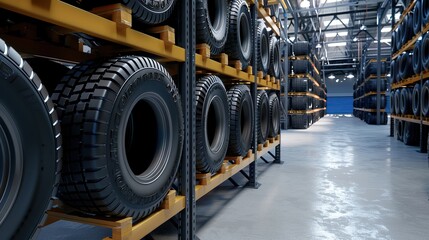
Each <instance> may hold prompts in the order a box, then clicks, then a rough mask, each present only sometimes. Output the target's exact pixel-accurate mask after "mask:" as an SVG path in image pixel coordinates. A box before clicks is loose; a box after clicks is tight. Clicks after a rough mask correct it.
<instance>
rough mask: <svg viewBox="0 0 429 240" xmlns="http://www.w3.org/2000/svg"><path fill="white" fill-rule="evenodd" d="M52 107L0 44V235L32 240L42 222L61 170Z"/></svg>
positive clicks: (15, 55) (30, 76) (37, 82)
mask: <svg viewBox="0 0 429 240" xmlns="http://www.w3.org/2000/svg"><path fill="white" fill-rule="evenodd" d="M61 141H62V137H61V129H60V125H59V122H58V117H57V112H56V111H55V109H54V104H53V103H52V101H51V99H50V98H49V94H48V91H47V90H46V88H45V87H44V86H43V85H42V83H41V80H40V79H39V77H38V76H37V74H36V73H35V72H33V69H32V68H31V67H30V65H29V64H28V63H27V62H25V61H24V60H23V59H22V58H21V56H20V55H19V54H18V53H17V52H16V51H15V50H14V49H13V48H12V47H9V46H7V45H6V43H5V42H4V41H3V40H2V39H0V233H1V238H2V239H30V238H32V236H34V235H35V233H36V230H37V227H38V225H39V223H41V222H42V221H43V220H44V218H45V217H46V209H48V208H49V207H50V204H51V199H52V196H54V195H55V192H56V189H57V183H58V180H59V168H60V167H61V166H60V165H61V164H60V163H61V156H62V142H61Z"/></svg>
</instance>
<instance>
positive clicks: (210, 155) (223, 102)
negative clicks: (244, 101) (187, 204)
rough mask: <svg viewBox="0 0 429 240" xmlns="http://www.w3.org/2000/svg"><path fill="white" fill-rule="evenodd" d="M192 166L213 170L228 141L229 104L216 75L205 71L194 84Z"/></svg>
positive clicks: (223, 88)
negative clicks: (194, 145)
mask: <svg viewBox="0 0 429 240" xmlns="http://www.w3.org/2000/svg"><path fill="white" fill-rule="evenodd" d="M195 99H196V117H195V118H196V141H197V143H196V160H197V162H196V166H197V170H198V171H199V172H203V173H216V172H217V171H218V170H219V169H220V167H221V166H222V163H223V160H224V158H225V155H226V151H227V150H228V142H229V106H228V96H227V95H226V90H225V87H224V85H223V83H222V80H220V78H219V77H217V76H214V75H209V76H205V77H202V78H200V79H199V80H198V82H197V86H196V96H195Z"/></svg>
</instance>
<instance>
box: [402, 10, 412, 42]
mask: <svg viewBox="0 0 429 240" xmlns="http://www.w3.org/2000/svg"><path fill="white" fill-rule="evenodd" d="M401 30H402V33H401V37H402V40H401V41H402V45H405V44H406V43H407V42H408V41H409V40H410V39H411V38H412V36H413V16H412V15H411V14H407V16H406V17H405V18H404V21H403V22H402V29H401Z"/></svg>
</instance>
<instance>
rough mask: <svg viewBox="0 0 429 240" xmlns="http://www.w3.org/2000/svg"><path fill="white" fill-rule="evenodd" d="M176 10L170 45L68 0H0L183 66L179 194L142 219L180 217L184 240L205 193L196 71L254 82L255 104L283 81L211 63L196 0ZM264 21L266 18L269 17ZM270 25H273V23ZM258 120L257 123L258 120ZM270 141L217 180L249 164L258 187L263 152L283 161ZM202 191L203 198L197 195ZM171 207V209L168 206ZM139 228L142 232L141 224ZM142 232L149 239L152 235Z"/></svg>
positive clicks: (118, 234) (124, 235)
mask: <svg viewBox="0 0 429 240" xmlns="http://www.w3.org/2000/svg"><path fill="white" fill-rule="evenodd" d="M248 2H250V3H251V4H252V5H251V13H252V16H253V19H254V21H256V20H255V19H256V16H257V11H258V10H260V7H259V6H258V4H261V5H262V4H263V3H262V1H258V0H254V1H253V0H252V1H251V0H249V1H248ZM268 3H269V4H274V3H280V4H281V5H282V7H283V9H287V6H286V4H285V2H284V1H283V0H275V1H272V0H271V1H268ZM176 7H177V8H178V9H180V10H179V11H180V13H179V14H180V15H181V19H184V21H181V22H180V24H179V26H178V28H179V29H178V30H179V31H178V33H179V38H178V39H177V40H178V44H177V45H175V44H171V43H169V42H167V41H164V40H162V39H158V38H155V37H152V36H149V35H147V34H145V33H142V32H139V31H136V30H133V29H131V28H127V27H122V26H120V25H119V24H117V23H116V22H113V21H111V20H108V19H105V18H102V17H100V16H97V15H95V14H92V13H90V12H87V11H85V10H81V9H78V8H74V7H72V6H70V5H68V4H66V3H64V2H61V1H60V0H47V1H41V0H20V1H11V0H0V8H4V9H7V10H10V11H12V12H16V13H19V14H22V15H25V16H29V17H31V18H35V19H38V20H41V21H43V22H47V23H51V24H53V25H55V26H59V27H60V28H63V29H71V30H73V31H74V32H83V33H86V34H88V35H90V36H94V37H97V38H101V39H104V40H107V41H110V42H112V43H116V44H120V45H123V46H126V47H130V48H133V49H136V50H139V51H143V52H146V53H150V54H153V55H155V56H158V57H161V58H162V59H167V61H176V62H178V63H179V76H180V80H179V82H178V88H179V91H180V94H181V97H182V107H183V111H184V131H185V138H184V148H183V154H182V159H181V164H180V169H179V174H178V175H179V186H178V196H176V195H175V193H174V191H171V192H170V193H169V195H168V199H167V200H166V201H167V203H164V208H165V209H161V210H158V211H156V212H154V213H153V214H152V215H150V216H148V217H147V218H146V219H145V220H143V222H145V224H148V225H150V226H151V227H152V228H156V227H157V226H159V225H160V224H162V223H163V222H165V221H167V220H168V219H170V218H171V217H172V216H173V215H175V214H177V213H178V217H179V221H178V228H179V229H178V230H179V231H178V237H179V239H196V238H197V237H196V211H195V209H196V200H197V199H198V198H200V197H201V196H202V195H203V194H201V189H202V188H201V187H200V186H198V185H197V184H196V168H195V149H194V148H193V147H192V146H193V145H194V143H195V96H194V93H195V84H196V79H195V74H196V68H197V67H198V68H201V69H206V70H211V71H214V72H217V73H220V74H222V75H225V76H229V77H235V78H237V79H240V80H241V81H242V82H245V83H246V82H250V83H251V90H252V97H253V101H255V100H256V90H257V87H258V86H260V87H265V88H269V89H273V90H275V91H277V93H279V90H280V81H278V82H270V81H268V80H264V79H262V78H260V77H258V76H257V72H256V66H255V64H254V66H253V72H251V73H249V72H247V73H246V72H243V71H239V70H237V69H236V68H233V67H229V66H225V65H224V64H222V63H220V62H217V61H214V60H212V59H206V58H204V56H203V55H201V54H198V53H196V42H195V31H196V30H195V18H196V17H195V15H196V3H195V1H191V0H185V1H180V4H178V6H176ZM259 12H261V11H259ZM264 19H266V17H265V16H264ZM285 19H287V18H285ZM268 24H271V23H269V22H268ZM253 26H254V29H253V31H254V32H256V24H253ZM280 29H282V28H280ZM283 30H284V28H283ZM279 36H280V37H281V33H280V34H279ZM14 42H15V41H14ZM142 43H145V44H142ZM17 44H18V45H19V47H17V48H18V50H19V48H22V49H26V50H27V51H28V53H33V54H34V53H36V52H37V51H38V50H40V49H30V48H25V46H26V42H25V40H23V41H22V42H19V41H18V43H17ZM13 46H15V43H14V44H13ZM39 47H42V48H43V47H47V46H44V45H40V46H39ZM254 47H255V46H254ZM286 49H287V48H286ZM286 51H287V50H286ZM286 54H287V52H286ZM54 56H57V57H58V59H64V60H66V61H71V62H78V61H82V60H85V57H86V56H84V54H80V53H79V52H78V51H75V52H71V54H69V55H61V52H60V51H51V56H50V57H54ZM286 56H287V55H286ZM254 57H255V55H254ZM285 64H287V61H285ZM285 76H286V80H287V73H286V74H285ZM279 97H280V94H279ZM279 99H280V98H279ZM255 109H256V108H255ZM253 121H256V116H255V118H254V119H253ZM279 123H280V119H279ZM255 132H256V130H255ZM270 141H271V143H267V145H266V147H265V148H262V149H261V150H258V146H257V145H256V144H255V145H254V146H253V154H252V155H251V156H250V157H249V158H248V161H247V162H246V161H244V160H241V162H240V163H238V162H237V161H238V160H236V161H235V163H234V164H233V165H231V166H232V167H229V169H228V171H226V170H225V172H221V173H219V175H216V176H217V177H218V178H223V179H222V180H223V181H225V180H227V179H228V177H230V176H232V175H234V174H236V173H238V172H242V169H243V168H244V167H246V166H249V173H250V174H249V186H250V187H253V188H257V186H258V183H257V181H256V160H257V159H258V158H259V157H262V156H263V155H264V154H267V153H269V154H270V155H271V156H273V157H274V161H273V163H282V162H281V160H280V143H281V142H280V135H278V136H277V137H276V139H270ZM255 142H256V141H255ZM272 149H275V154H272V153H271V151H272ZM243 163H244V164H243ZM222 174H223V175H222ZM216 176H215V177H216ZM223 181H216V182H215V183H213V185H211V186H210V187H207V189H208V188H214V187H215V186H217V185H219V184H220V183H222V182H223ZM196 189H199V190H198V191H196ZM207 189H206V190H207ZM197 193H198V196H197V195H196V194H197ZM169 204H170V205H171V206H168V205H169ZM49 212H50V213H51V214H50V215H48V222H53V221H56V220H59V219H66V218H67V217H66V216H70V215H67V214H64V213H61V212H60V213H58V212H55V211H49ZM166 212H168V214H165V213H166ZM154 215H156V216H157V217H156V218H157V220H156V224H155V223H151V222H150V221H151V220H150V219H151V218H155V217H154ZM166 215H168V216H166ZM60 216H61V217H60ZM84 219H86V220H84ZM69 220H74V221H80V222H85V223H89V224H96V225H102V226H106V225H107V227H112V228H113V231H112V232H113V233H112V239H128V237H129V231H133V230H132V229H133V227H132V226H130V224H131V222H132V221H130V219H127V218H125V219H123V220H119V221H114V222H115V223H111V224H110V223H107V222H111V221H113V220H108V221H106V220H103V219H95V218H94V219H93V218H82V219H79V218H76V217H69ZM88 220H89V221H88ZM148 221H149V223H148ZM154 222H155V220H154ZM103 224H104V225H103ZM122 226H123V227H124V229H122V228H121V227H122ZM135 227H140V228H141V227H142V226H135ZM130 229H131V230H130ZM143 232H144V231H143ZM141 234H144V235H146V234H147V232H145V233H141ZM144 235H140V236H134V237H133V238H132V239H139V238H141V237H144Z"/></svg>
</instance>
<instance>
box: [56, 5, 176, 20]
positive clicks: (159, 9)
mask: <svg viewBox="0 0 429 240" xmlns="http://www.w3.org/2000/svg"><path fill="white" fill-rule="evenodd" d="M65 2H68V3H70V4H73V5H75V6H79V7H81V8H84V9H87V10H90V9H92V8H94V7H97V6H105V5H108V4H113V3H118V2H119V3H122V4H124V5H125V6H127V7H128V8H130V9H131V10H132V15H133V19H136V20H137V21H138V22H141V23H143V24H158V23H162V22H164V21H165V20H167V19H168V18H169V17H170V16H171V14H172V13H173V10H174V5H175V3H176V0H166V1H163V2H162V3H163V4H160V3H159V2H160V1H142V0H120V1H119V0H65Z"/></svg>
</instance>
